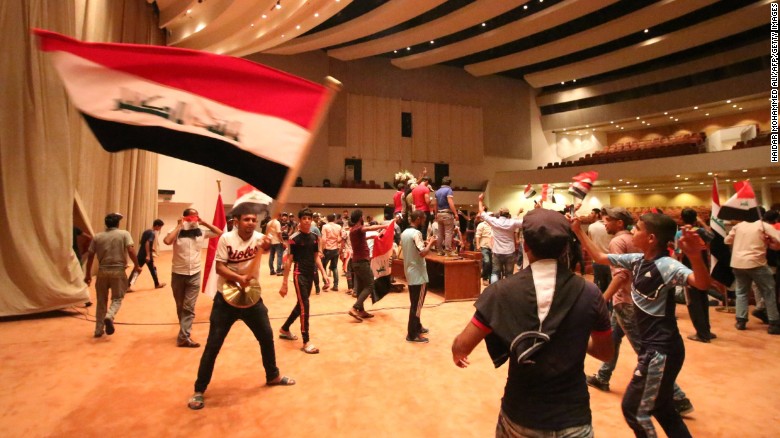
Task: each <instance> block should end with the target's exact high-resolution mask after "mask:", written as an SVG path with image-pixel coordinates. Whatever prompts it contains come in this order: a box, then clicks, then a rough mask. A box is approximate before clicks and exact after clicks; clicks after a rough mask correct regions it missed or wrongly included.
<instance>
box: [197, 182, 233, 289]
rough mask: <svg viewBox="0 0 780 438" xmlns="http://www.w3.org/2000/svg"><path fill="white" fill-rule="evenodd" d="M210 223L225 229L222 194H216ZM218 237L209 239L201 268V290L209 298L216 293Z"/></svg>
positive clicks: (224, 230)
mask: <svg viewBox="0 0 780 438" xmlns="http://www.w3.org/2000/svg"><path fill="white" fill-rule="evenodd" d="M211 224H212V225H214V226H215V227H217V228H219V229H220V230H222V231H223V232H226V231H227V221H226V220H225V206H224V205H222V194H219V195H217V206H216V209H215V210H214V220H213V221H212V222H211ZM218 243H219V237H212V238H211V239H209V249H208V250H207V251H206V266H205V269H204V270H203V281H202V282H201V292H203V293H205V294H207V295H208V296H210V297H211V298H214V296H215V295H216V294H217V264H216V263H214V259H215V258H216V256H217V244H218Z"/></svg>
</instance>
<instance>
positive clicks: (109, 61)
mask: <svg viewBox="0 0 780 438" xmlns="http://www.w3.org/2000/svg"><path fill="white" fill-rule="evenodd" d="M34 33H35V34H36V35H37V36H38V40H39V43H40V48H41V50H43V51H45V52H49V53H50V54H51V59H52V61H53V62H54V66H55V68H56V69H57V71H58V73H59V75H60V77H61V78H62V80H63V82H64V83H65V88H66V89H67V91H68V95H69V96H70V98H71V101H72V102H73V104H74V105H75V106H76V108H77V109H78V110H79V111H80V112H81V114H82V115H83V117H84V119H85V120H86V121H87V123H88V124H89V127H90V128H91V129H92V132H93V133H94V134H95V137H97V139H98V141H99V142H100V144H101V145H102V146H103V148H104V149H106V150H107V151H109V152H117V151H122V150H126V149H134V148H137V149H144V150H148V151H151V152H156V153H160V154H164V155H169V156H171V157H175V158H180V159H182V160H186V161H191V162H193V163H197V164H201V165H204V166H207V167H211V168H213V169H216V170H218V171H221V172H224V173H226V174H229V175H233V176H235V177H237V178H240V179H243V180H244V181H246V182H248V183H250V184H252V185H253V186H255V187H258V188H260V189H261V190H263V192H264V193H266V194H267V195H269V196H271V197H272V198H277V197H278V195H279V192H280V191H281V189H282V187H283V184H284V182H285V180H288V179H289V178H290V175H289V174H290V171H291V170H292V171H294V172H297V171H298V168H299V167H300V164H301V161H302V157H303V155H304V154H305V153H306V149H307V148H308V147H309V145H310V144H311V142H310V138H311V137H312V136H313V135H314V134H315V131H316V129H317V128H318V126H319V122H320V121H321V119H322V117H324V114H325V112H327V109H328V104H329V100H330V98H331V93H329V90H328V88H326V87H324V86H322V85H319V84H315V83H313V82H309V81H306V80H304V79H301V78H298V77H296V76H293V75H290V74H287V73H284V72H281V71H278V70H274V69H271V68H269V67H266V66H263V65H260V64H256V63H253V62H251V61H247V60H244V59H240V58H233V57H229V56H222V55H215V54H211V53H206V52H199V51H195V50H187V49H177V48H169V47H160V46H146V45H135V44H106V43H84V42H81V41H78V40H74V39H72V38H68V37H66V36H63V35H60V34H57V33H53V32H48V31H44V30H34Z"/></svg>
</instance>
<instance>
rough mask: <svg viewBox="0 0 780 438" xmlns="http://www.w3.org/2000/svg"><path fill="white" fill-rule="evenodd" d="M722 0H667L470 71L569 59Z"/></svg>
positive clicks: (476, 72)
mask: <svg viewBox="0 0 780 438" xmlns="http://www.w3.org/2000/svg"><path fill="white" fill-rule="evenodd" d="M717 1H718V0H666V1H662V2H659V3H656V4H654V5H650V6H647V7H645V8H642V9H640V10H638V11H636V12H633V13H631V14H628V15H626V16H623V17H620V18H618V19H615V20H612V21H609V22H607V23H605V24H602V25H600V26H596V27H594V28H592V29H589V30H586V31H584V32H579V33H577V34H575V35H572V36H570V37H568V38H563V39H560V40H557V41H553V42H550V43H547V44H542V45H540V46H536V47H534V48H531V49H529V50H524V51H521V52H517V53H513V54H511V55H507V56H502V57H500V58H494V59H491V60H489V61H484V62H479V63H476V64H470V65H467V66H466V67H465V68H466V71H468V72H469V73H471V74H473V75H474V76H485V75H489V74H494V73H499V72H502V71H506V70H511V69H513V68H520V67H524V66H528V65H532V64H536V63H539V62H543V61H547V60H550V59H552V58H557V57H561V56H566V55H569V54H571V53H574V52H578V51H580V50H585V49H588V48H590V47H593V46H597V45H600V44H604V43H608V42H610V41H612V40H615V39H617V38H622V37H624V36H627V35H630V34H633V33H638V32H642V31H643V30H644V29H648V28H652V27H653V26H655V25H658V24H661V23H664V22H665V21H667V20H672V19H675V18H678V17H680V16H683V15H685V14H688V13H690V12H693V11H695V10H697V9H700V8H703V7H705V6H707V5H710V4H713V3H717Z"/></svg>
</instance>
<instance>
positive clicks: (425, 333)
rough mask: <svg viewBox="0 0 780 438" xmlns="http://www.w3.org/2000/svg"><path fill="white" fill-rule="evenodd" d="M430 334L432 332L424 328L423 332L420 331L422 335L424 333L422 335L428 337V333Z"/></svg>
mask: <svg viewBox="0 0 780 438" xmlns="http://www.w3.org/2000/svg"><path fill="white" fill-rule="evenodd" d="M430 332H431V331H430V330H428V329H427V328H425V327H423V328H422V330H420V333H422V334H424V335H427V334H428V333H430Z"/></svg>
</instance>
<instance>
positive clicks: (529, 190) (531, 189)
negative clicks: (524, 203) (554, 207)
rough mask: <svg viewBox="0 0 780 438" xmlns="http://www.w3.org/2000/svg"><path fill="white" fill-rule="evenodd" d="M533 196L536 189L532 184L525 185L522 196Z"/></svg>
mask: <svg viewBox="0 0 780 438" xmlns="http://www.w3.org/2000/svg"><path fill="white" fill-rule="evenodd" d="M534 196H536V190H534V186H532V185H531V184H528V185H527V186H525V190H523V197H524V198H525V199H531V198H533V197H534Z"/></svg>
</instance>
